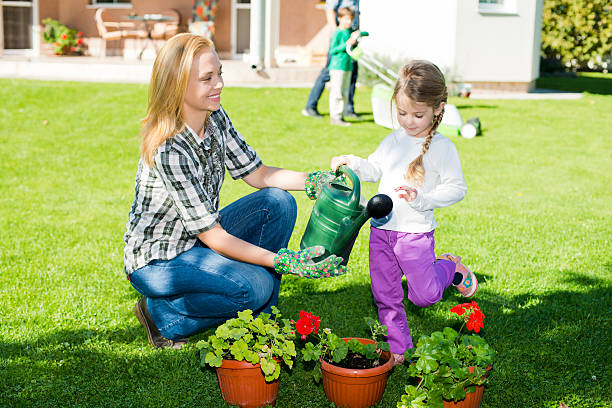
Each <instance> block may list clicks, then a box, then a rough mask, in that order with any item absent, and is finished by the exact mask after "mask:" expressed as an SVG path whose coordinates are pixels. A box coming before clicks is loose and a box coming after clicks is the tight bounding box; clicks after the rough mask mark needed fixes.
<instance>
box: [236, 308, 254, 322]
mask: <svg viewBox="0 0 612 408" xmlns="http://www.w3.org/2000/svg"><path fill="white" fill-rule="evenodd" d="M238 319H239V320H242V321H243V322H250V321H251V320H253V311H252V310H251V309H245V310H243V311H241V312H238Z"/></svg>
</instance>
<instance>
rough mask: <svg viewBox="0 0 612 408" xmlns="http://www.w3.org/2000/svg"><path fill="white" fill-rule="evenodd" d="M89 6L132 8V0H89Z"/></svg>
mask: <svg viewBox="0 0 612 408" xmlns="http://www.w3.org/2000/svg"><path fill="white" fill-rule="evenodd" d="M90 3H91V5H90V6H88V7H90V8H95V7H115V8H132V0H91V1H90Z"/></svg>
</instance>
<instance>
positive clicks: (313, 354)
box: [302, 342, 321, 361]
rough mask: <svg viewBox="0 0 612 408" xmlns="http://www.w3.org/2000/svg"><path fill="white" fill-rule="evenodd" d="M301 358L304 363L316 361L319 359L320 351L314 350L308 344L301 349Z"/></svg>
mask: <svg viewBox="0 0 612 408" xmlns="http://www.w3.org/2000/svg"><path fill="white" fill-rule="evenodd" d="M302 356H303V357H304V361H317V360H318V359H319V358H321V349H319V348H315V346H313V345H312V343H310V342H308V343H306V344H305V345H304V348H303V349H302Z"/></svg>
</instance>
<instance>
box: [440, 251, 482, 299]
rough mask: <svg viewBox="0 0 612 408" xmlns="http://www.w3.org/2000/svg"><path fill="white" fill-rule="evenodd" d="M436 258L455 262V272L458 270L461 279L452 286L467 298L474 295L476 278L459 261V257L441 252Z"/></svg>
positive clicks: (476, 283)
mask: <svg viewBox="0 0 612 408" xmlns="http://www.w3.org/2000/svg"><path fill="white" fill-rule="evenodd" d="M438 259H446V260H449V261H451V262H454V263H455V265H456V267H455V272H459V273H460V274H461V275H463V279H461V282H460V283H459V284H458V285H454V286H455V287H456V288H457V290H458V291H459V293H461V295H462V296H465V297H468V298H469V297H472V296H474V293H476V289H478V280H477V279H476V275H474V272H472V271H470V270H469V269H468V268H466V267H465V265H463V264H462V263H461V257H460V256H455V255H453V254H442V255H440V256H438Z"/></svg>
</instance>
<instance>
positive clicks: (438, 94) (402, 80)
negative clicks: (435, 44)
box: [393, 60, 448, 186]
mask: <svg viewBox="0 0 612 408" xmlns="http://www.w3.org/2000/svg"><path fill="white" fill-rule="evenodd" d="M400 92H402V93H403V94H404V95H405V96H407V97H408V98H410V99H412V100H413V101H415V102H424V103H426V104H427V106H429V107H431V108H432V109H433V110H434V111H435V110H436V109H438V108H439V107H440V104H442V102H446V100H447V97H448V91H447V89H446V82H445V80H444V75H443V74H442V71H440V69H439V68H438V67H437V66H436V65H434V64H432V63H431V62H428V61H419V60H415V61H411V62H409V63H408V64H406V65H404V66H403V67H402V69H401V70H400V75H399V79H398V80H397V83H396V84H395V89H394V90H393V100H395V101H396V103H397V95H398V94H399V93H400ZM443 115H444V110H442V111H441V112H440V113H439V114H437V115H434V117H433V120H432V123H431V127H430V128H429V133H428V134H427V137H426V138H425V141H424V142H423V148H422V150H421V154H420V155H419V156H418V157H417V158H416V159H414V160H413V161H412V163H410V165H409V166H408V169H407V171H406V174H405V175H404V177H405V178H406V180H409V181H412V182H413V183H414V184H415V185H416V186H421V185H423V182H424V181H425V167H424V166H423V156H424V155H425V153H427V151H428V150H429V145H430V144H431V140H432V139H433V137H434V135H435V134H436V129H437V128H438V125H440V122H442V116H443Z"/></svg>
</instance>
